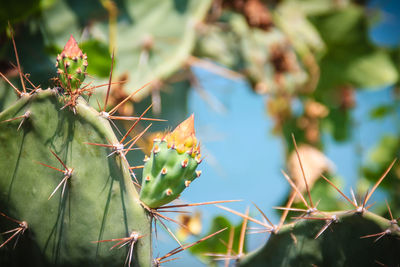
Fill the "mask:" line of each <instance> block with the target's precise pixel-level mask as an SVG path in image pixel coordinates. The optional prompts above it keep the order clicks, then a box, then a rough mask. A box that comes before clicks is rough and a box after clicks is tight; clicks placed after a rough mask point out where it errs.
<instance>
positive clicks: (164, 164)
mask: <svg viewBox="0 0 400 267" xmlns="http://www.w3.org/2000/svg"><path fill="white" fill-rule="evenodd" d="M145 161H146V163H145V165H144V169H143V181H142V189H141V191H140V200H141V201H142V202H143V203H144V204H146V205H147V206H148V207H149V208H157V207H160V206H162V205H165V204H167V203H169V202H171V201H172V200H174V199H176V198H177V197H179V195H180V194H181V193H182V191H183V190H184V189H185V188H186V187H188V186H189V185H190V183H191V182H192V181H193V180H194V179H196V178H197V177H199V176H200V174H201V172H200V171H196V168H197V166H198V165H199V163H200V162H201V155H200V146H199V145H198V143H197V139H196V136H195V132H194V116H193V115H191V116H190V117H189V118H188V119H186V120H185V121H184V122H182V123H181V124H180V125H178V127H176V129H175V130H174V131H173V132H171V133H167V134H166V135H165V136H163V137H161V138H159V139H155V140H154V145H153V149H152V152H151V155H150V157H147V156H146V158H145Z"/></svg>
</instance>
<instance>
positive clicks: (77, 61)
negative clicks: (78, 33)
mask: <svg viewBox="0 0 400 267" xmlns="http://www.w3.org/2000/svg"><path fill="white" fill-rule="evenodd" d="M86 59H87V56H86V54H83V53H82V51H81V49H80V48H79V47H78V44H77V43H76V41H75V39H74V37H73V36H72V35H71V37H70V38H69V40H68V42H67V44H66V45H65V47H64V50H63V51H62V52H61V54H60V55H58V56H57V63H56V67H57V73H58V77H59V79H60V83H61V86H62V87H63V88H64V89H66V90H67V91H70V92H73V91H75V90H76V89H78V88H79V87H80V86H81V84H82V82H83V80H84V79H85V72H86V67H87V65H88V63H87V60H86Z"/></svg>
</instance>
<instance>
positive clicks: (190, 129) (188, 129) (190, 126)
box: [172, 114, 195, 139]
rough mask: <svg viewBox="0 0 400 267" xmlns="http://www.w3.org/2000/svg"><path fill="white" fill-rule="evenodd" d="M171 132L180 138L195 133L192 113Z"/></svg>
mask: <svg viewBox="0 0 400 267" xmlns="http://www.w3.org/2000/svg"><path fill="white" fill-rule="evenodd" d="M172 133H176V134H177V135H180V137H181V138H182V139H184V138H186V137H188V136H191V135H195V131H194V114H192V115H190V117H189V118H187V119H186V120H184V121H183V122H182V123H181V124H179V125H178V126H177V127H176V128H175V130H174V131H173V132H172Z"/></svg>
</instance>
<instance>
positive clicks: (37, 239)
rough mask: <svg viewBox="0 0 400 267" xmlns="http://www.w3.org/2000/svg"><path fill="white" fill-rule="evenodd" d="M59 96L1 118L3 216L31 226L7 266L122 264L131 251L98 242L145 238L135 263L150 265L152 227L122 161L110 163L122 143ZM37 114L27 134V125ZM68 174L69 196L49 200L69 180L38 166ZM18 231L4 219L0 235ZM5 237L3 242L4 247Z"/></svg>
mask: <svg viewBox="0 0 400 267" xmlns="http://www.w3.org/2000/svg"><path fill="white" fill-rule="evenodd" d="M57 95H58V94H57V92H56V91H54V90H45V91H39V92H37V93H35V94H33V95H32V96H23V97H21V99H19V100H18V101H17V102H16V103H15V104H14V105H13V106H11V107H9V108H8V109H6V110H5V111H4V112H2V113H0V121H2V123H0V147H1V152H2V153H0V169H1V172H0V211H1V212H3V213H5V214H7V215H8V216H10V217H12V218H15V219H17V220H20V221H26V222H28V225H29V228H28V230H27V231H26V232H25V233H24V234H23V235H22V236H21V237H20V238H19V241H18V243H17V244H16V247H15V249H13V242H14V241H11V242H10V243H8V244H7V245H6V246H4V247H3V248H1V249H0V266H48V265H57V266H123V264H124V262H125V257H126V255H127V253H128V251H127V249H128V247H129V246H125V247H123V248H121V249H117V248H115V249H113V250H111V251H110V248H111V247H112V246H113V245H114V244H115V243H113V242H104V243H94V241H99V240H108V239H115V238H123V237H129V235H130V233H131V232H132V231H136V232H138V233H139V234H140V235H144V237H143V238H141V239H140V240H139V241H138V242H137V244H136V245H135V250H134V255H133V261H134V262H135V265H138V266H139V265H140V266H150V265H151V259H152V249H151V235H150V228H151V226H150V222H149V218H148V217H147V215H146V212H145V210H144V209H143V208H142V207H141V205H140V201H139V197H138V194H137V192H136V189H135V188H134V185H133V184H132V180H131V177H130V174H129V171H128V165H127V163H126V161H125V160H122V159H121V156H120V155H115V154H114V155H113V156H110V157H107V155H108V154H109V153H110V151H109V149H108V148H104V147H99V146H93V145H88V144H86V142H91V143H100V144H107V143H108V140H109V142H113V143H116V142H117V139H116V137H115V135H114V133H113V131H112V129H111V127H110V125H109V123H108V121H107V120H105V119H103V118H101V117H100V116H99V114H98V112H97V111H95V110H94V109H92V108H90V107H89V106H88V105H87V104H86V102H85V101H84V100H83V99H82V98H78V100H77V104H76V107H75V109H76V114H74V113H73V112H72V111H71V110H68V109H63V110H60V108H61V107H62V106H63V105H64V102H63V101H62V98H61V97H58V96H57ZM27 111H29V112H30V116H29V117H28V118H26V119H25V121H24V122H23V124H22V125H21V127H20V129H19V130H18V131H17V128H18V127H19V125H20V123H21V119H16V120H13V121H9V122H4V120H7V119H11V118H15V117H18V116H21V115H23V114H26V112H27ZM50 150H52V151H54V152H55V153H56V154H57V155H58V156H59V157H60V159H61V160H62V161H63V162H64V163H65V165H66V166H68V168H73V172H72V176H71V177H70V178H69V179H68V180H67V186H66V189H65V193H64V196H62V195H61V190H62V188H60V190H58V191H57V192H56V193H55V194H54V196H53V197H52V198H51V199H48V198H49V196H50V194H51V193H52V192H53V190H54V189H55V188H56V186H57V185H58V184H59V183H60V181H61V180H62V178H63V176H64V174H62V173H60V172H58V171H55V170H53V169H51V168H48V167H45V166H42V165H41V164H39V163H43V164H47V165H49V166H53V167H56V168H59V169H63V167H62V166H61V164H60V162H58V161H57V159H56V158H55V157H54V156H53V155H52V153H51V151H50ZM17 226H18V225H17V224H15V223H14V222H10V221H9V220H7V219H6V218H4V217H3V216H0V232H5V231H8V230H11V229H13V228H15V227H17ZM5 237H6V236H4V237H3V240H1V239H2V237H0V241H4V240H5Z"/></svg>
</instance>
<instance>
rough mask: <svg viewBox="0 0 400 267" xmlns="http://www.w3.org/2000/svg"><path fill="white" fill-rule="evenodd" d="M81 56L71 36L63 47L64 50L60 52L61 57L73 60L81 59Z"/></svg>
mask: <svg viewBox="0 0 400 267" xmlns="http://www.w3.org/2000/svg"><path fill="white" fill-rule="evenodd" d="M82 55H83V53H82V50H81V49H80V48H79V46H78V43H77V42H76V41H75V39H74V37H73V36H72V34H71V37H70V38H69V40H68V42H67V44H66V45H65V46H64V50H63V51H62V52H61V56H65V57H69V58H73V57H81V56H82Z"/></svg>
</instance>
